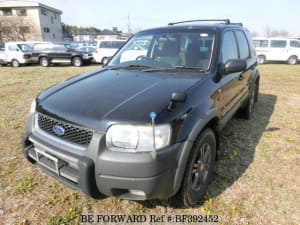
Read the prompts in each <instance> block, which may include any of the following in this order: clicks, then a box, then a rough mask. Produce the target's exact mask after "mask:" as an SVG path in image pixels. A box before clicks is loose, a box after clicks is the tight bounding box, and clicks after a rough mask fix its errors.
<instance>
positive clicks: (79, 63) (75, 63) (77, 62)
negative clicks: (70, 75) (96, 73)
mask: <svg viewBox="0 0 300 225" xmlns="http://www.w3.org/2000/svg"><path fill="white" fill-rule="evenodd" d="M72 64H73V66H77V67H80V66H82V59H81V58H80V57H74V58H73V59H72Z"/></svg>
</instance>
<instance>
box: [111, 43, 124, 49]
mask: <svg viewBox="0 0 300 225" xmlns="http://www.w3.org/2000/svg"><path fill="white" fill-rule="evenodd" d="M123 44H124V42H122V41H113V42H112V48H118V49H119V48H121V47H122V45H123Z"/></svg>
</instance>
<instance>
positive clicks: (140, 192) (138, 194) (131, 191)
mask: <svg viewBox="0 0 300 225" xmlns="http://www.w3.org/2000/svg"><path fill="white" fill-rule="evenodd" d="M129 193H130V194H133V195H137V196H143V197H146V193H145V192H143V191H140V190H132V189H131V190H129Z"/></svg>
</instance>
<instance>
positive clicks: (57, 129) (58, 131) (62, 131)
mask: <svg viewBox="0 0 300 225" xmlns="http://www.w3.org/2000/svg"><path fill="white" fill-rule="evenodd" d="M52 131H53V132H54V133H55V134H57V135H60V136H61V135H64V134H65V129H64V128H62V127H60V126H58V125H55V126H53V127H52Z"/></svg>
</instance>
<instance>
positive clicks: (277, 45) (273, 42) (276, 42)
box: [271, 40, 286, 48]
mask: <svg viewBox="0 0 300 225" xmlns="http://www.w3.org/2000/svg"><path fill="white" fill-rule="evenodd" d="M285 47H286V41H284V40H271V48H285Z"/></svg>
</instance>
